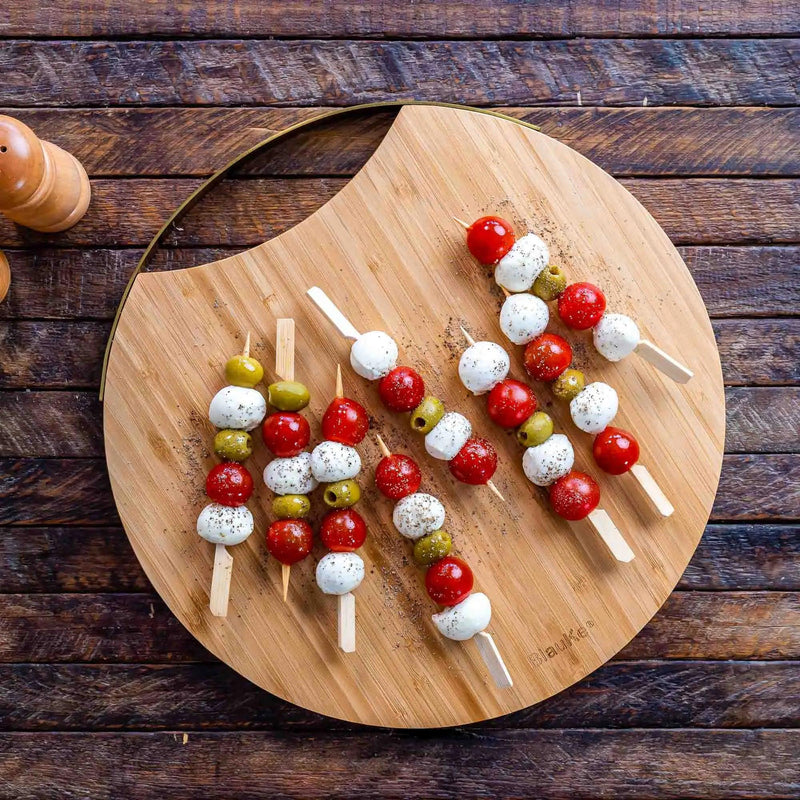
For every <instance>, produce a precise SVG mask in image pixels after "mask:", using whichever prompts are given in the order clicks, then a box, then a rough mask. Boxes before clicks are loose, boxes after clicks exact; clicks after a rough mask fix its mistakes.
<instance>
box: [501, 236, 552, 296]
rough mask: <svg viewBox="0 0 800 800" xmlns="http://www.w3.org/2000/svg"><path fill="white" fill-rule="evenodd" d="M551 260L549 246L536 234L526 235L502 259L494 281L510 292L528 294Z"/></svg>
mask: <svg viewBox="0 0 800 800" xmlns="http://www.w3.org/2000/svg"><path fill="white" fill-rule="evenodd" d="M549 260H550V251H549V250H548V249H547V245H546V244H545V243H544V242H543V241H542V240H541V239H540V238H539V237H538V236H537V235H536V234H535V233H526V234H525V235H524V236H522V237H521V238H519V239H517V241H516V242H514V245H513V247H512V248H511V249H510V250H509V251H508V252H507V253H506V254H505V255H504V256H503V257H502V258H501V259H500V261H499V262H498V264H497V266H496V267H495V268H494V279H495V281H497V283H498V284H499V285H500V286H502V287H503V288H504V289H508V291H509V292H527V291H528V289H530V288H531V286H533V282H534V281H535V280H536V278H538V277H539V273H540V272H541V271H542V270H543V269H544V268H545V267H546V266H547V262H548V261H549Z"/></svg>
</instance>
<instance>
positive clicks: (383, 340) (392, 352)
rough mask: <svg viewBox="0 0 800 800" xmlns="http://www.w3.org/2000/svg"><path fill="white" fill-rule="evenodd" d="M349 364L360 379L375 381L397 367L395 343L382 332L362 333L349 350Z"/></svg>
mask: <svg viewBox="0 0 800 800" xmlns="http://www.w3.org/2000/svg"><path fill="white" fill-rule="evenodd" d="M350 364H351V366H352V367H353V369H354V370H355V371H356V372H357V373H358V374H359V375H360V376H361V377H362V378H366V379H367V380H368V381H376V380H378V378H382V377H383V376H384V375H388V374H389V373H390V372H391V371H392V370H393V369H394V368H395V366H397V343H396V342H395V340H394V339H392V337H391V336H389V335H388V334H386V333H384V332H383V331H369V333H362V334H361V336H359V337H358V339H356V340H355V342H353V346H352V347H351V348H350Z"/></svg>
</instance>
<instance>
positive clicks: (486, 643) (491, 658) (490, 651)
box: [473, 631, 514, 689]
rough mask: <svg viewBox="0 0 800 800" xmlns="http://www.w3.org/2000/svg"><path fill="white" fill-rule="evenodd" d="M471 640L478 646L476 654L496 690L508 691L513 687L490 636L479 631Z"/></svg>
mask: <svg viewBox="0 0 800 800" xmlns="http://www.w3.org/2000/svg"><path fill="white" fill-rule="evenodd" d="M473 638H474V639H475V644H476V645H477V646H478V652H479V653H480V654H481V658H482V659H483V663H484V664H486V669H488V670H489V674H490V675H491V676H492V680H494V683H495V686H497V688H498V689H510V688H511V687H512V686H513V685H514V681H512V680H511V674H510V673H509V671H508V669H507V668H506V665H505V662H504V661H503V657H502V656H501V655H500V651H499V650H498V649H497V645H496V644H495V643H494V639H493V638H492V634H491V633H486V631H481V632H480V633H476V634H475V636H474V637H473Z"/></svg>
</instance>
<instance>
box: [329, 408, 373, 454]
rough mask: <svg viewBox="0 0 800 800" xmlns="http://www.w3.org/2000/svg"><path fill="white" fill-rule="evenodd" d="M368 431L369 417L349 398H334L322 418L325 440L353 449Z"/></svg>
mask: <svg viewBox="0 0 800 800" xmlns="http://www.w3.org/2000/svg"><path fill="white" fill-rule="evenodd" d="M368 430H369V415H368V414H367V412H366V410H365V409H364V406H362V405H361V404H360V403H356V401H355V400H351V399H350V398H349V397H336V398H334V399H333V400H332V401H331V403H330V405H329V406H328V408H327V409H326V410H325V414H324V416H323V417H322V435H323V437H324V438H325V439H329V440H330V441H332V442H339V443H340V444H347V445H350V447H355V445H357V444H358V443H359V442H360V441H361V440H362V439H363V438H364V437H365V436H366V435H367V431H368Z"/></svg>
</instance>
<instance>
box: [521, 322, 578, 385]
mask: <svg viewBox="0 0 800 800" xmlns="http://www.w3.org/2000/svg"><path fill="white" fill-rule="evenodd" d="M524 360H525V369H526V370H528V374H529V375H530V376H531V377H533V378H536V380H537V381H554V380H555V379H556V378H557V377H558V376H559V375H560V374H561V373H562V372H563V371H564V370H565V369H566V368H567V367H568V366H569V365H570V363H571V362H572V348H571V347H570V346H569V342H568V341H567V340H566V339H562V338H561V337H560V336H557V335H556V334H555V333H543V334H542V335H541V336H537V337H536V338H535V339H534V340H533V341H532V342H529V343H528V345H527V347H526V348H525V356H524Z"/></svg>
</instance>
